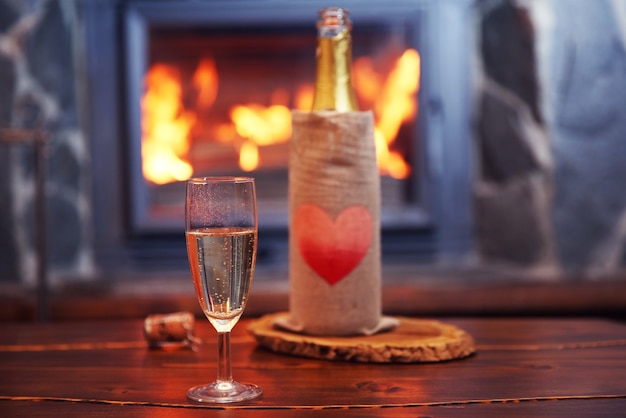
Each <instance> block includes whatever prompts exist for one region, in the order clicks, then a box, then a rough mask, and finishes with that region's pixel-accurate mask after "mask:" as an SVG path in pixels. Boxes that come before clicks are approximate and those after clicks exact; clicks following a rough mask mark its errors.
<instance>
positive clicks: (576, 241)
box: [475, 0, 626, 277]
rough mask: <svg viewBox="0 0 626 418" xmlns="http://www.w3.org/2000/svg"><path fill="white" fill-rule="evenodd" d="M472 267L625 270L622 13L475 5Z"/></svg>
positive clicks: (538, 4) (613, 8) (583, 4)
mask: <svg viewBox="0 0 626 418" xmlns="http://www.w3.org/2000/svg"><path fill="white" fill-rule="evenodd" d="M478 4H479V6H480V7H479V13H480V16H481V18H480V24H479V32H480V36H479V38H480V45H479V48H478V50H479V53H480V57H481V58H482V59H481V60H480V61H481V64H482V68H481V71H480V74H481V75H482V78H481V80H480V86H481V87H480V89H479V92H480V93H479V98H478V102H479V109H480V112H479V116H478V118H477V135H476V139H477V151H478V156H479V160H480V164H479V166H480V168H481V170H480V173H479V175H478V178H477V181H476V193H475V198H476V199H475V200H476V213H477V217H476V220H477V231H478V234H477V237H478V242H479V249H480V253H481V255H482V258H483V262H486V263H507V264H512V265H517V266H522V267H524V268H526V269H528V270H531V271H536V272H543V273H546V274H551V275H553V274H559V273H562V274H567V275H574V276H578V277H580V276H585V277H604V276H612V275H615V274H616V272H618V271H620V270H623V269H624V266H626V192H624V187H623V185H622V184H623V180H622V179H625V178H626V2H624V1H613V0H595V1H592V2H590V1H586V0H550V1H518V2H513V1H504V0H502V1H483V2H479V3H478Z"/></svg>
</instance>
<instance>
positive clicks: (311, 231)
mask: <svg viewBox="0 0 626 418" xmlns="http://www.w3.org/2000/svg"><path fill="white" fill-rule="evenodd" d="M293 227H294V232H295V237H296V240H297V243H298V248H299V249H300V254H301V255H302V258H304V260H305V261H306V263H307V264H308V265H309V267H311V268H312V269H313V271H315V272H316V273H317V274H318V275H320V276H321V277H322V278H323V279H324V280H326V282H327V283H328V284H330V285H331V286H332V285H334V284H335V283H337V282H339V281H340V280H341V279H343V278H344V277H346V276H347V275H348V274H349V273H350V272H351V271H352V270H354V269H355V268H356V266H358V265H359V263H360V262H361V260H363V257H365V254H367V250H368V248H369V246H370V242H371V240H372V231H373V220H372V215H371V214H370V213H369V211H368V210H367V208H365V207H363V206H349V207H347V208H346V209H344V210H343V211H341V213H340V214H339V215H338V216H337V218H336V219H335V220H334V221H333V220H332V219H331V217H330V216H329V215H328V213H326V211H325V210H324V209H322V208H320V207H319V206H317V205H313V204H304V205H301V206H300V207H298V209H297V210H296V214H295V218H294V225H293Z"/></svg>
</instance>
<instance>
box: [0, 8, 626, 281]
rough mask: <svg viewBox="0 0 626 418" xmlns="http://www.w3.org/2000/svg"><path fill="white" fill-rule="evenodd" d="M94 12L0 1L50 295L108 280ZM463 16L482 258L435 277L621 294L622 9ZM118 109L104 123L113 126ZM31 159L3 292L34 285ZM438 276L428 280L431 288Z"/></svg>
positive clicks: (1, 157) (3, 42)
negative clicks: (605, 286)
mask: <svg viewBox="0 0 626 418" xmlns="http://www.w3.org/2000/svg"><path fill="white" fill-rule="evenodd" d="M103 1H104V0H96V1H94V2H93V4H92V5H91V6H89V7H86V3H87V2H85V1H81V0H68V1H34V2H23V3H22V2H14V1H11V0H1V1H0V127H2V128H4V127H12V128H23V129H35V128H43V129H46V130H47V131H49V132H50V133H51V142H50V147H49V173H48V183H47V187H48V194H47V203H48V219H49V221H48V224H49V230H48V236H49V241H48V242H49V264H50V278H51V280H52V283H53V284H54V285H57V286H63V285H67V284H71V283H75V282H88V283H94V282H95V283H99V282H100V281H101V280H110V279H111V277H110V275H109V274H108V272H107V273H106V274H104V273H103V270H102V266H101V264H100V258H101V255H100V254H99V253H98V248H97V247H98V245H97V239H98V233H97V231H96V228H95V226H94V214H95V213H97V212H99V213H104V214H105V218H107V214H109V215H112V214H113V212H115V210H116V209H115V204H117V203H119V202H110V205H111V206H109V202H101V201H98V199H96V198H94V196H95V195H97V194H98V192H99V191H98V190H94V189H93V188H92V184H93V176H94V169H93V166H94V164H97V161H98V160H99V159H100V158H101V157H102V156H101V155H95V154H93V150H94V146H93V144H92V143H91V142H90V137H91V134H90V132H91V131H90V129H92V127H90V124H89V121H90V114H89V112H90V111H91V110H92V109H89V108H88V107H87V104H88V103H89V100H88V99H89V91H87V90H86V86H85V83H84V82H83V81H84V77H85V74H86V73H87V72H86V69H87V67H88V66H89V65H99V64H102V69H103V70H105V69H107V68H110V65H111V63H98V62H95V63H94V62H92V63H88V62H86V53H85V45H86V37H88V36H89V31H90V30H93V29H90V28H87V27H85V25H84V22H85V13H97V12H98V7H97V5H98V4H103ZM450 1H454V0H450ZM89 3H91V2H89ZM94 4H95V5H96V7H94ZM472 12H473V13H472V18H473V19H474V21H473V22H472V27H473V28H474V31H475V37H476V43H475V51H474V57H475V58H474V60H473V61H472V63H471V64H472V66H471V67H472V68H471V73H472V74H473V79H474V85H473V93H474V97H473V103H474V112H473V119H472V121H471V123H472V126H473V133H474V138H473V143H472V144H471V145H472V149H473V152H474V158H473V160H472V162H473V164H474V167H475V172H474V176H473V188H472V189H473V212H472V213H473V218H472V219H473V222H472V223H473V225H474V236H475V244H476V245H475V246H474V247H473V249H472V250H471V251H469V252H468V253H467V257H466V258H465V259H464V262H463V263H461V264H460V265H459V264H456V265H455V266H454V267H451V268H448V267H450V266H448V267H446V268H445V269H444V270H445V273H443V276H446V277H450V276H454V277H458V276H459V275H460V276H464V277H465V280H467V279H468V278H469V279H472V280H476V281H477V282H480V283H484V280H483V279H484V278H485V275H484V274H482V273H481V272H486V273H485V274H486V275H487V276H489V275H490V274H491V275H493V272H494V271H495V272H496V275H495V276H497V277H499V279H497V280H502V277H504V276H506V277H515V278H519V277H524V278H525V279H524V280H527V279H530V280H534V279H537V278H540V279H546V280H550V281H553V282H554V280H556V281H557V282H563V281H565V282H572V281H575V282H580V281H581V280H582V281H584V282H589V281H594V282H597V281H599V280H604V281H607V280H610V281H611V282H615V281H617V282H623V280H622V279H621V277H623V276H624V275H623V274H622V273H623V271H624V266H626V193H625V192H624V188H623V185H622V184H623V180H622V179H624V178H626V164H625V163H624V161H625V160H626V117H625V116H626V113H625V110H624V109H626V49H625V48H626V4H624V2H622V1H619V0H596V1H594V2H587V1H585V0H550V1H543V2H532V1H513V0H510V1H509V0H492V1H488V0H485V1H477V2H475V3H474V5H473V7H472ZM92 17H93V16H92ZM102 18H103V19H104V20H105V21H106V19H111V18H112V16H102ZM110 29H111V30H114V28H113V27H111V28H110ZM96 56H97V55H96ZM468 70H469V69H468ZM115 107H116V104H115V103H101V106H100V107H99V109H100V111H109V112H111V114H110V115H109V117H110V118H111V120H116V118H119V117H120V116H119V115H117V114H116V113H115ZM103 109H104V110H103ZM106 109H108V110H106ZM113 125H115V124H113ZM103 129H107V128H106V127H104V128H103ZM103 135H105V136H106V135H108V136H109V137H110V138H116V137H117V135H118V133H117V132H115V131H114V130H111V131H110V132H100V134H99V136H103ZM28 152H29V151H28V150H27V149H24V148H20V147H6V146H0V197H1V198H2V203H1V204H0V248H2V251H3V257H2V258H1V261H0V283H2V284H18V285H20V286H21V285H26V286H27V287H28V286H30V285H32V284H33V281H34V273H33V267H32V266H33V265H34V262H33V260H34V259H35V258H34V257H36V254H35V253H34V244H33V240H32V236H33V231H32V226H33V223H32V221H31V219H32V211H31V208H32V207H33V204H32V200H33V195H32V183H33V177H32V167H30V166H29V164H28V161H30V160H29V158H28ZM119 168H120V167H118V166H116V165H115V164H114V165H113V166H111V167H110V168H108V169H110V170H111V173H113V172H114V170H118V169H119ZM94 202H97V205H99V206H98V207H94ZM104 222H105V225H106V222H107V221H106V219H105V221H104ZM122 238H123V237H120V239H122ZM442 265H444V266H446V263H445V260H444V261H443V262H442V260H435V261H434V262H432V263H430V264H428V265H426V266H423V267H424V268H425V270H424V271H425V272H426V273H424V275H423V277H424V279H423V284H424V285H425V286H428V284H429V283H431V282H432V281H431V280H430V279H431V278H432V277H436V276H437V275H438V273H433V272H434V271H436V272H441V271H442V270H441V266H442ZM503 269H504V270H503ZM391 270H393V269H391ZM450 271H458V272H460V273H459V274H458V275H455V274H450V273H449V272H450ZM502 271H506V272H508V273H507V274H504V275H502V274H501V273H502ZM468 272H470V273H468ZM510 272H515V273H513V274H511V273H510ZM433 275H434V276H433ZM165 276H167V273H166V274H165ZM413 276H414V277H415V276H417V277H418V279H417V280H419V277H420V274H417V275H415V274H413ZM435 281H437V280H435ZM418 285H419V283H418Z"/></svg>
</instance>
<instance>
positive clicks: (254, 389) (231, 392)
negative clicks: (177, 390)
mask: <svg viewBox="0 0 626 418" xmlns="http://www.w3.org/2000/svg"><path fill="white" fill-rule="evenodd" d="M261 394H263V389H261V387H260V386H257V385H254V384H252V383H239V382H213V383H210V384H208V385H200V386H194V387H192V388H191V389H189V390H188V391H187V397H188V398H189V399H191V400H192V401H196V402H202V403H232V402H243V401H248V400H250V399H255V398H258V397H259V396H261Z"/></svg>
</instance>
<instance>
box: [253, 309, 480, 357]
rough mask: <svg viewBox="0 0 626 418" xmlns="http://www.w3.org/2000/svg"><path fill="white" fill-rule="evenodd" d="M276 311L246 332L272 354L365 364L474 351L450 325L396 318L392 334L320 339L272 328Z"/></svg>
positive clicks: (467, 337)
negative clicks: (396, 321) (395, 325)
mask: <svg viewBox="0 0 626 418" xmlns="http://www.w3.org/2000/svg"><path fill="white" fill-rule="evenodd" d="M288 315H289V313H288V312H280V313H275V314H270V315H266V316H263V317H262V318H260V319H258V320H256V321H254V322H252V323H251V324H250V326H249V327H248V331H250V333H251V334H252V335H253V336H254V337H255V338H256V340H257V342H258V343H259V344H260V345H261V346H263V347H265V348H268V349H270V350H272V351H275V352H278V353H284V354H292V355H295V356H302V357H311V358H317V359H325V360H334V361H358V362H365V363H430V362H438V361H445V360H454V359H460V358H463V357H467V356H469V355H471V354H473V353H474V352H475V347H474V339H473V338H472V336H471V335H469V334H468V333H467V332H465V331H463V330H462V329H459V328H458V327H456V326H454V325H450V324H444V323H442V322H439V321H435V320H427V319H418V318H404V317H399V318H397V319H398V321H399V322H400V324H399V325H398V326H397V327H396V328H395V329H394V330H392V331H388V332H382V333H379V334H376V335H371V336H354V337H321V336H314V335H305V334H297V333H292V332H288V331H284V330H281V329H278V328H275V327H274V322H275V321H276V319H278V318H280V317H284V316H288Z"/></svg>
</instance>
